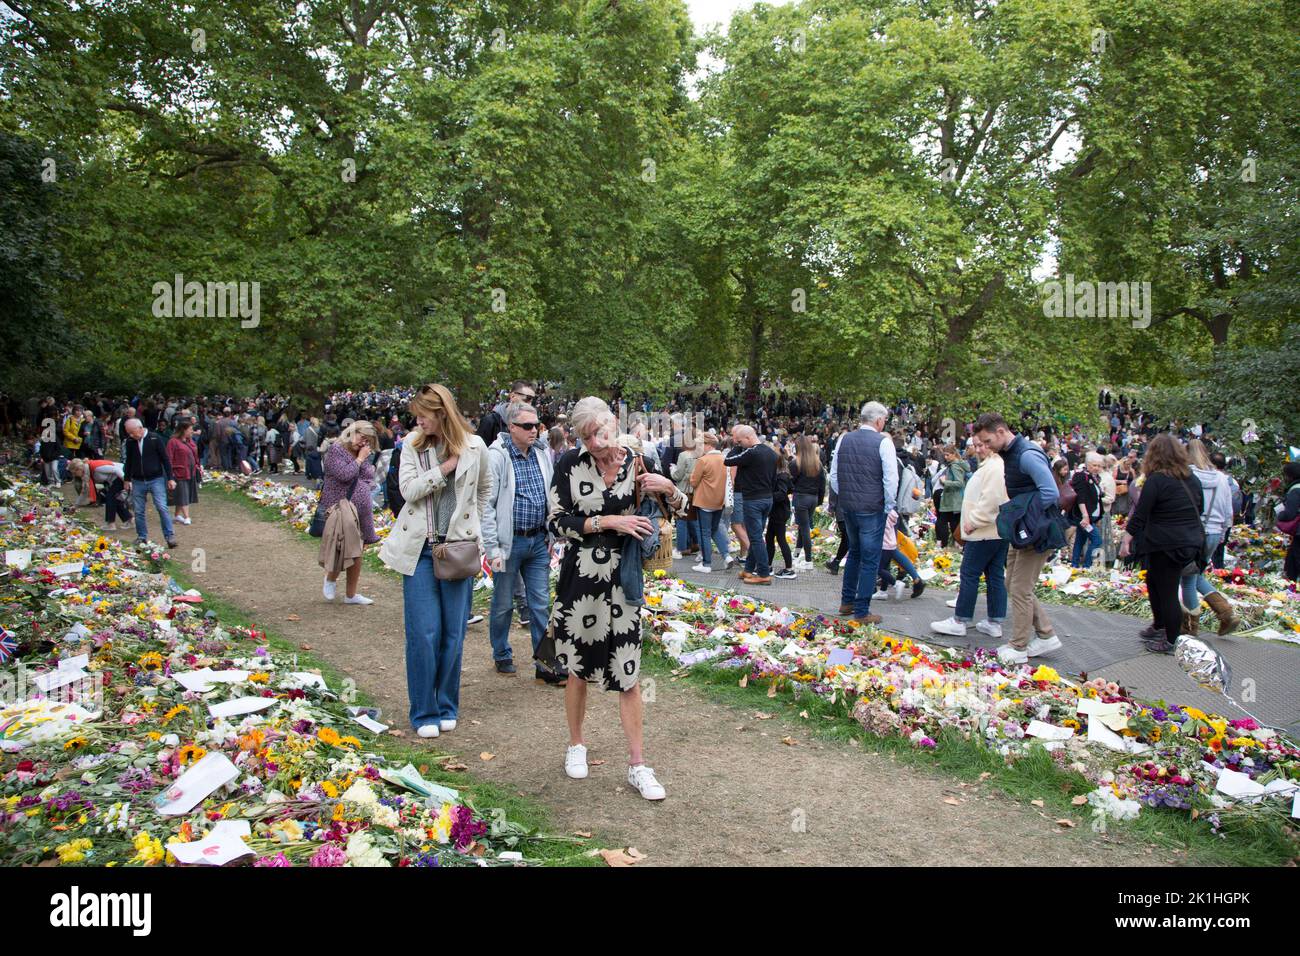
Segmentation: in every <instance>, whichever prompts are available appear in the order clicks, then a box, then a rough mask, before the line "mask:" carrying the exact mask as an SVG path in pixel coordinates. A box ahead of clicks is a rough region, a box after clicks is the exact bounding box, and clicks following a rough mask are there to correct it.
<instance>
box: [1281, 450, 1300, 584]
mask: <svg viewBox="0 0 1300 956" xmlns="http://www.w3.org/2000/svg"><path fill="white" fill-rule="evenodd" d="M1282 487H1283V489H1284V490H1283V492H1282V507H1281V508H1279V509H1278V511H1277V520H1278V521H1291V520H1293V519H1294V518H1295V516H1296V515H1298V514H1300V461H1288V462H1287V463H1286V464H1285V465H1283V466H1282ZM1297 542H1300V535H1296V534H1293V535H1292V536H1291V546H1290V547H1289V548H1287V549H1286V563H1284V564H1283V565H1282V577H1284V578H1286V579H1287V580H1288V581H1300V544H1298V543H1297Z"/></svg>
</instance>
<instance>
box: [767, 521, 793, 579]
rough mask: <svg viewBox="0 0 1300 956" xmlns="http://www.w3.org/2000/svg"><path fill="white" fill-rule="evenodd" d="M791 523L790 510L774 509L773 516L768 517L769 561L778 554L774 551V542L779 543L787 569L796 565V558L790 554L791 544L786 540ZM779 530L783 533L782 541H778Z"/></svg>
mask: <svg viewBox="0 0 1300 956" xmlns="http://www.w3.org/2000/svg"><path fill="white" fill-rule="evenodd" d="M789 522H790V509H789V508H781V509H780V510H778V509H776V508H773V509H772V512H771V514H769V515H768V516H767V537H766V541H767V556H768V559H769V560H771V558H772V557H773V556H774V555H775V554H776V552H775V551H773V550H772V544H773V542H777V543H779V544H780V545H781V558H782V560H784V561H785V566H786V567H787V568H789V567H792V566H793V565H794V558H793V557H792V556H791V554H790V542H789V541H788V540H786V536H785V526H786V525H787V524H789ZM778 530H779V531H780V532H781V537H780V539H777V536H776V533H777V531H778Z"/></svg>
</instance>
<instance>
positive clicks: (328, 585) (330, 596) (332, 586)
mask: <svg viewBox="0 0 1300 956" xmlns="http://www.w3.org/2000/svg"><path fill="white" fill-rule="evenodd" d="M338 584H339V583H338V582H337V581H331V580H330V579H329V578H326V579H325V584H324V586H323V587H322V588H321V592H322V593H323V594H324V595H325V600H327V601H332V600H334V595H335V594H337V593H338Z"/></svg>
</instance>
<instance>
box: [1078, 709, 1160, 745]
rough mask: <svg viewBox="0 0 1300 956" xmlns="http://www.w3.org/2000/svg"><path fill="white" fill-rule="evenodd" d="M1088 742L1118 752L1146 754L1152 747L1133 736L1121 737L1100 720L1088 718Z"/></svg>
mask: <svg viewBox="0 0 1300 956" xmlns="http://www.w3.org/2000/svg"><path fill="white" fill-rule="evenodd" d="M1088 743H1093V744H1101V745H1102V746H1103V747H1105V748H1106V749H1107V750H1114V751H1116V752H1117V753H1130V754H1144V753H1146V752H1147V751H1148V750H1150V749H1151V748H1150V747H1148V746H1147V745H1146V744H1144V743H1139V742H1138V741H1136V740H1134V739H1133V738H1131V737H1121V736H1120V735H1119V734H1117V733H1115V731H1113V730H1111V729H1110V728H1109V727H1107V726H1106V725H1105V724H1103V723H1102V722H1101V721H1100V720H1096V719H1094V718H1092V717H1089V718H1088Z"/></svg>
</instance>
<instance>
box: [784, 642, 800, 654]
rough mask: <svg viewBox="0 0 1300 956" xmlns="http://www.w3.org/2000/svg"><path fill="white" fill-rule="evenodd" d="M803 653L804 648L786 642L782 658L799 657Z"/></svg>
mask: <svg viewBox="0 0 1300 956" xmlns="http://www.w3.org/2000/svg"><path fill="white" fill-rule="evenodd" d="M802 653H803V648H802V647H800V646H799V645H798V644H796V643H795V642H794V641H786V644H785V647H783V648H781V655H780V656H781V657H798V656H799V655H800V654H802Z"/></svg>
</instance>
